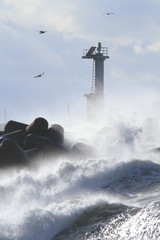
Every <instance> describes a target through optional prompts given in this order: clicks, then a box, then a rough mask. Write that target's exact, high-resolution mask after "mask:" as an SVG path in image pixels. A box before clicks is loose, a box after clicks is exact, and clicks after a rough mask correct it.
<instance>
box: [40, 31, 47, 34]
mask: <svg viewBox="0 0 160 240" xmlns="http://www.w3.org/2000/svg"><path fill="white" fill-rule="evenodd" d="M38 32H39V34H43V33H46V32H47V31H44V30H40V31H38Z"/></svg>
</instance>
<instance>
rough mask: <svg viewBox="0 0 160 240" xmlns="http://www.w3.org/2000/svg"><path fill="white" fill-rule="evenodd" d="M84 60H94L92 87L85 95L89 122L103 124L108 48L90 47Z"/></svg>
mask: <svg viewBox="0 0 160 240" xmlns="http://www.w3.org/2000/svg"><path fill="white" fill-rule="evenodd" d="M82 58H85V59H86V58H87V59H93V69H92V86H91V91H90V93H89V94H84V96H85V97H86V98H87V120H88V121H89V122H95V121H98V122H101V121H103V119H104V105H105V99H104V61H105V59H107V58H109V56H108V48H106V47H102V46H101V43H100V42H99V43H98V47H90V49H84V50H83V56H82Z"/></svg>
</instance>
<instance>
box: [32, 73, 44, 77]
mask: <svg viewBox="0 0 160 240" xmlns="http://www.w3.org/2000/svg"><path fill="white" fill-rule="evenodd" d="M43 74H44V72H43V73H41V74H38V75H36V76H35V77H34V78H37V77H42V75H43Z"/></svg>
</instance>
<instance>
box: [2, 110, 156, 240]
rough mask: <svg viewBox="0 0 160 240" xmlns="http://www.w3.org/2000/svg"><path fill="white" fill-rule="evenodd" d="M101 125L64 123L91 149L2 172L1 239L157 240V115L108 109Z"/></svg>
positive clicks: (68, 138)
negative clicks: (104, 121)
mask: <svg viewBox="0 0 160 240" xmlns="http://www.w3.org/2000/svg"><path fill="white" fill-rule="evenodd" d="M107 114H110V115H107V120H106V124H103V125H102V126H100V125H95V124H93V125H89V124H85V125H82V124H79V125H76V126H72V128H65V126H64V128H65V143H66V144H67V146H68V147H71V146H72V145H73V144H75V143H76V142H82V143H85V144H86V145H87V146H90V147H91V149H92V151H88V148H87V149H83V150H84V152H83V154H82V155H80V156H75V158H70V157H63V158H62V157H60V158H54V157H53V158H51V157H48V158H46V159H37V160H36V161H35V162H33V164H32V165H31V166H30V167H28V168H23V169H15V168H12V169H5V170H1V171H0V175H1V181H0V239H1V240H12V239H15V240H28V239H30V240H32V239H34V240H64V239H68V240H71V239H74V240H76V239H77V240H79V239H81V240H93V239H102V240H104V239H123V240H128V239H134V240H136V239H147V240H149V239H158V237H160V232H159V224H160V217H159V209H160V208H159V193H160V162H159V156H160V153H159V151H158V149H157V150H156V151H152V149H154V148H158V147H159V146H160V125H159V124H160V123H159V119H157V118H156V117H153V115H152V116H150V115H148V116H147V117H146V115H144V117H142V115H141V116H140V115H139V116H136V115H135V114H133V115H130V116H129V115H127V113H126V116H124V115H123V112H122V111H121V113H120V112H119V113H118V112H117V116H120V115H121V116H123V117H117V116H116V118H115V117H114V116H115V112H113V110H112V114H111V111H110V112H108V113H107Z"/></svg>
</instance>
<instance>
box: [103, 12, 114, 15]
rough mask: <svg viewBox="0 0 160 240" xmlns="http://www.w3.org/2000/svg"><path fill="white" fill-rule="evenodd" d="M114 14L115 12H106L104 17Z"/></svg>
mask: <svg viewBox="0 0 160 240" xmlns="http://www.w3.org/2000/svg"><path fill="white" fill-rule="evenodd" d="M112 14H114V13H113V12H106V13H103V15H112Z"/></svg>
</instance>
